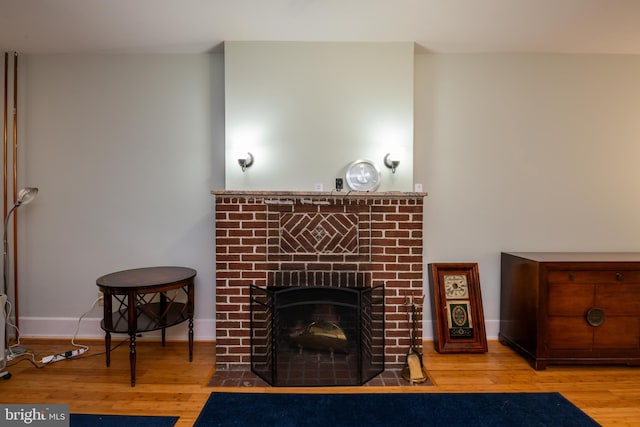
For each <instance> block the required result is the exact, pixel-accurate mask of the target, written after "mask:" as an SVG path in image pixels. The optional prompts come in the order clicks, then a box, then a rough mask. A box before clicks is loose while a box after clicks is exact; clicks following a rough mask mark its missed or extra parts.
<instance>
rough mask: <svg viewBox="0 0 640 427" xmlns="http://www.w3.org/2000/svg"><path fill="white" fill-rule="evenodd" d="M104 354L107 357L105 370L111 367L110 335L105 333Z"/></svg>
mask: <svg viewBox="0 0 640 427" xmlns="http://www.w3.org/2000/svg"><path fill="white" fill-rule="evenodd" d="M104 352H105V354H106V355H107V368H108V367H109V366H111V333H109V332H107V333H106V334H105V336H104Z"/></svg>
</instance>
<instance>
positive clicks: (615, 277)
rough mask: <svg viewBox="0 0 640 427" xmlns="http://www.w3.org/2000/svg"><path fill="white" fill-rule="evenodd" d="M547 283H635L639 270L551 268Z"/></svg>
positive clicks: (638, 278) (637, 281)
mask: <svg viewBox="0 0 640 427" xmlns="http://www.w3.org/2000/svg"><path fill="white" fill-rule="evenodd" d="M547 280H548V282H549V283H587V284H593V283H637V284H640V270H551V271H549V274H548V276H547Z"/></svg>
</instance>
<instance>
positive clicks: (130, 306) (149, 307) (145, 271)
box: [96, 267, 197, 387]
mask: <svg viewBox="0 0 640 427" xmlns="http://www.w3.org/2000/svg"><path fill="white" fill-rule="evenodd" d="M196 274H197V273H196V270H194V269H192V268H187V267H146V268H136V269H132V270H124V271H118V272H115V273H110V274H107V275H104V276H102V277H100V278H98V279H97V280H96V285H98V288H100V290H101V291H102V292H103V294H104V315H103V319H102V322H101V324H100V326H101V327H102V329H103V330H104V331H105V339H104V343H105V349H106V363H107V367H109V365H110V364H111V334H112V333H119V334H120V333H122V334H124V333H126V334H129V363H130V365H131V386H132V387H133V386H135V384H136V334H138V333H141V332H148V331H155V330H158V329H160V330H161V331H162V346H163V347H164V345H165V329H166V328H168V327H170V326H174V325H177V324H179V323H182V322H184V321H188V322H189V362H191V361H192V360H193V293H194V292H193V288H194V278H195V276H196Z"/></svg>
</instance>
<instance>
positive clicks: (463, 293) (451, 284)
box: [444, 274, 469, 298]
mask: <svg viewBox="0 0 640 427" xmlns="http://www.w3.org/2000/svg"><path fill="white" fill-rule="evenodd" d="M444 292H445V294H446V297H447V298H468V297H469V286H468V285H467V276H466V275H464V274H445V275H444Z"/></svg>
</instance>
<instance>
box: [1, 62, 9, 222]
mask: <svg viewBox="0 0 640 427" xmlns="http://www.w3.org/2000/svg"><path fill="white" fill-rule="evenodd" d="M8 87H9V54H8V53H7V52H5V53H4V109H3V111H4V151H3V153H4V154H3V155H2V164H3V165H2V166H3V168H2V169H3V171H4V187H3V189H4V191H3V192H2V194H3V197H4V211H3V212H4V214H3V216H2V221H3V222H4V221H6V220H7V142H8V134H7V132H8V127H9V121H8V116H7V107H8V104H9V101H8V99H7V90H8Z"/></svg>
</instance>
